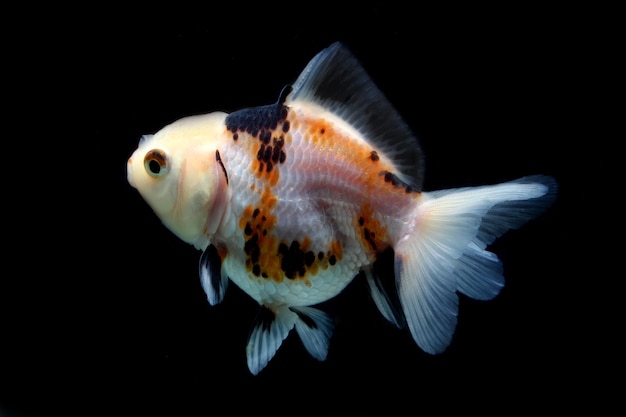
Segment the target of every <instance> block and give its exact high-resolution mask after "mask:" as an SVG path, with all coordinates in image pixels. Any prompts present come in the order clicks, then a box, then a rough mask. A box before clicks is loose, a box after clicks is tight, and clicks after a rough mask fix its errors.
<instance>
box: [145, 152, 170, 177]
mask: <svg viewBox="0 0 626 417" xmlns="http://www.w3.org/2000/svg"><path fill="white" fill-rule="evenodd" d="M143 164H144V167H145V168H146V171H147V172H148V175H150V176H151V177H154V178H156V177H160V176H161V175H164V174H166V173H167V168H168V167H167V158H166V156H165V152H164V151H162V150H160V149H152V150H151V151H150V152H148V153H147V154H146V156H145V157H144V159H143Z"/></svg>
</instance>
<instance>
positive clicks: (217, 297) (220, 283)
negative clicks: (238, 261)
mask: <svg viewBox="0 0 626 417" xmlns="http://www.w3.org/2000/svg"><path fill="white" fill-rule="evenodd" d="M199 271H200V283H201V284H202V288H203V289H204V292H205V293H206V295H207V299H208V300H209V304H211V305H212V306H214V305H216V304H218V303H219V302H221V301H222V299H223V298H224V294H225V293H226V287H227V286H228V276H227V275H226V274H225V273H224V272H223V271H222V257H221V256H220V254H219V252H218V250H217V248H216V247H215V246H214V245H209V246H208V247H207V248H206V249H205V250H204V252H202V255H201V256H200V264H199Z"/></svg>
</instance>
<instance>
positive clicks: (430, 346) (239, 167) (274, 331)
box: [127, 43, 557, 374]
mask: <svg viewBox="0 0 626 417" xmlns="http://www.w3.org/2000/svg"><path fill="white" fill-rule="evenodd" d="M127 175H128V181H129V183H130V184H131V185H132V186H133V187H135V188H137V190H138V191H139V192H140V194H141V195H142V196H143V198H144V199H145V200H146V201H147V203H148V204H149V205H150V206H151V207H152V209H153V210H154V212H155V213H156V214H157V215H158V216H159V218H160V219H161V220H162V222H163V223H164V224H165V225H166V226H167V227H168V228H169V229H170V230H171V231H172V232H173V233H174V234H176V235H177V236H178V237H179V238H180V239H182V240H183V241H185V242H187V243H189V244H191V245H193V246H194V247H195V248H197V249H198V250H200V251H202V255H201V256H200V262H199V273H200V279H201V282H202V286H203V288H204V290H205V292H206V294H207V298H208V301H209V303H210V304H212V305H215V304H217V303H219V302H221V301H222V299H223V297H224V295H225V291H226V288H227V285H228V282H229V281H232V282H233V283H235V284H236V285H237V286H238V287H240V288H241V289H242V290H243V291H245V292H246V293H247V294H248V295H250V297H252V298H253V299H254V300H256V301H257V302H258V303H259V305H260V306H261V310H262V312H263V313H264V314H259V315H258V317H257V319H256V321H255V323H254V325H253V329H252V332H251V334H250V337H249V340H248V345H247V349H246V354H247V360H248V366H249V369H250V371H251V372H252V373H254V374H257V373H258V372H260V371H261V370H262V369H263V368H264V367H265V366H266V365H267V363H268V362H269V361H270V360H271V358H272V357H273V356H274V354H275V353H276V351H277V350H278V348H279V347H280V345H281V343H282V341H283V340H284V339H285V338H286V337H287V336H288V334H289V333H290V332H291V330H292V329H294V328H295V330H296V332H297V333H298V335H299V336H300V338H301V339H302V342H303V344H304V346H305V347H306V349H307V350H308V352H309V353H310V354H311V355H312V356H313V357H315V358H316V359H318V360H324V359H325V358H326V356H327V353H328V346H329V340H330V337H331V335H332V332H333V319H332V317H330V316H329V315H328V314H326V313H325V312H323V311H322V310H320V309H318V308H316V307H314V306H315V305H317V304H320V303H322V302H324V301H327V300H329V299H331V298H333V297H335V296H336V295H337V294H339V293H340V292H341V291H342V290H343V289H344V288H345V287H346V286H347V285H348V284H349V283H350V282H351V281H352V280H353V279H355V277H357V276H361V275H364V276H365V279H366V281H367V283H368V286H369V289H370V293H371V295H372V299H373V300H374V302H375V303H376V305H377V306H378V308H379V310H380V312H381V313H382V315H383V316H384V317H385V318H386V319H387V320H389V321H390V322H392V323H394V324H395V325H397V326H398V327H404V326H407V327H408V328H409V330H410V332H411V334H412V336H413V338H414V339H415V341H416V343H417V344H418V345H419V346H420V347H421V348H422V349H423V350H425V351H427V352H429V353H433V354H434V353H440V352H442V351H443V350H445V348H446V347H447V346H448V344H449V343H450V340H451V338H452V335H453V333H454V330H455V327H456V317H457V313H458V293H459V292H460V293H464V294H466V295H468V296H470V297H473V298H477V299H490V298H493V297H495V296H496V295H497V294H498V292H499V290H500V288H501V287H502V286H503V285H504V278H503V276H502V266H501V263H500V261H499V260H498V258H497V256H496V255H495V254H493V253H492V252H489V251H487V250H486V247H487V246H488V245H489V244H490V243H492V242H493V240H494V239H495V238H497V237H498V236H500V235H501V234H502V233H504V232H505V231H507V230H508V229H511V228H516V227H519V226H521V225H522V224H524V223H525V222H526V221H528V220H530V219H532V218H534V217H536V216H537V215H539V214H540V213H541V212H543V211H544V210H545V209H547V207H549V206H550V204H551V203H552V202H553V200H554V198H555V196H556V190H557V184H556V181H555V180H554V179H553V178H552V177H548V176H542V175H534V176H530V177H525V178H520V179H517V180H513V181H510V182H507V183H503V184H496V185H489V186H482V187H472V188H458V189H451V190H440V191H433V192H426V191H424V190H422V182H423V181H422V179H423V155H422V151H421V149H420V146H419V143H418V141H417V139H416V138H415V137H414V135H413V134H412V132H411V131H410V129H409V128H408V127H407V125H406V124H405V123H404V121H403V120H402V119H401V118H400V116H399V115H398V113H397V112H396V111H395V110H394V109H393V107H392V106H391V104H390V103H389V102H388V101H387V100H386V99H385V97H384V96H383V94H382V93H381V92H380V90H378V89H377V87H376V86H375V85H374V84H373V83H372V81H371V79H370V78H369V77H368V75H367V74H366V72H365V70H364V69H363V68H362V67H361V65H360V64H359V62H358V61H357V60H356V58H355V57H354V56H353V55H352V54H351V53H350V51H349V50H348V49H347V48H345V47H344V46H342V45H341V44H340V43H334V44H332V45H331V46H330V47H328V48H326V49H325V50H323V51H322V52H320V53H319V54H318V55H317V56H316V57H314V58H313V59H312V60H311V61H310V63H309V64H308V65H307V67H306V68H305V69H304V70H303V72H302V73H301V75H300V77H299V78H298V79H297V80H296V82H295V83H294V84H293V85H291V86H287V87H285V89H283V91H282V92H281V94H280V96H279V99H278V101H277V102H276V103H274V104H270V105H265V106H259V107H253V108H248V109H242V110H239V111H235V112H232V113H230V114H227V113H223V112H215V113H209V114H206V115H199V116H191V117H187V118H184V119H181V120H178V121H176V122H174V123H172V124H170V125H168V126H166V127H164V128H163V129H161V130H160V131H159V132H157V133H156V134H154V135H149V136H144V137H143V138H142V139H141V141H140V144H139V146H138V148H137V150H136V151H135V152H134V153H133V155H132V156H131V157H130V158H129V160H128V164H127ZM390 251H392V253H393V259H394V263H393V271H389V273H388V274H387V275H385V276H382V277H379V276H378V274H377V273H375V268H374V266H375V265H376V262H377V260H378V259H379V258H380V257H381V256H382V254H384V253H388V252H390ZM386 279H387V280H388V279H393V280H394V282H395V287H396V293H395V294H389V293H388V292H387V291H386V289H385V288H388V287H389V286H388V285H385V282H383V281H382V280H386Z"/></svg>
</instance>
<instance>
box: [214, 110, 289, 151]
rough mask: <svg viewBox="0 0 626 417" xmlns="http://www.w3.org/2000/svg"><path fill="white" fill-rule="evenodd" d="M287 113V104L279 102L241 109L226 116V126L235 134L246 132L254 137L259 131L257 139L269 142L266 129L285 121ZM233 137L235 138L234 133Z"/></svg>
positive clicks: (271, 128) (268, 129) (272, 128)
mask: <svg viewBox="0 0 626 417" xmlns="http://www.w3.org/2000/svg"><path fill="white" fill-rule="evenodd" d="M287 113H288V108H287V106H285V105H284V104H283V103H281V102H278V103H275V104H270V105H267V106H258V107H251V108H248V109H242V110H238V111H235V112H233V113H231V114H229V115H228V116H226V128H227V129H228V130H230V131H231V132H233V133H234V134H237V132H247V133H249V134H251V135H252V136H255V137H256V136H257V135H258V134H259V132H261V136H260V137H259V139H260V140H262V141H265V140H267V141H268V142H269V138H268V137H267V134H268V133H269V132H268V133H266V131H272V130H274V129H276V127H277V126H278V124H279V123H283V122H284V121H285V119H286V118H287ZM270 137H271V135H270ZM233 139H235V140H236V138H235V137H234V135H233Z"/></svg>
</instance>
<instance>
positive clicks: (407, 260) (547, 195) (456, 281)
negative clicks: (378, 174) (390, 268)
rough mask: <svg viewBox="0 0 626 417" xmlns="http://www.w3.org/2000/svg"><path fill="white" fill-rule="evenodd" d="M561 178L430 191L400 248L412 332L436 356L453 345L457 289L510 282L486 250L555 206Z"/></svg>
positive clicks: (399, 272)
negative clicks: (510, 232)
mask: <svg viewBox="0 0 626 417" xmlns="http://www.w3.org/2000/svg"><path fill="white" fill-rule="evenodd" d="M556 189H557V184H556V181H555V180H554V179H553V178H551V177H546V176H532V177H524V178H520V179H519V180H515V181H510V182H507V183H503V184H497V185H491V186H483V187H474V188H459V189H452V190H442V191H436V192H432V193H423V194H422V201H421V202H420V204H419V205H418V207H417V210H416V215H415V223H414V224H412V229H411V230H406V234H405V235H404V237H403V238H402V239H401V240H400V242H398V244H397V245H396V246H395V248H394V249H395V261H394V262H395V266H394V267H395V274H396V285H397V287H398V295H399V297H400V302H401V304H402V308H403V310H404V314H405V316H406V319H407V324H408V326H409V329H410V331H411V334H412V336H413V338H414V339H415V341H416V342H417V344H418V345H419V346H420V347H421V348H422V349H423V350H424V351H426V352H428V353H431V354H436V353H441V352H443V351H444V350H445V349H446V347H447V346H448V345H449V344H450V341H451V339H452V335H453V334H454V330H455V328H456V323H457V313H458V296H457V290H458V291H460V292H463V293H465V294H467V295H469V296H472V297H476V298H479V299H488V298H492V297H494V296H495V295H496V294H497V293H498V292H499V290H500V288H501V287H502V286H503V285H504V278H503V277H502V266H501V265H500V261H499V260H498V258H497V256H496V255H495V254H493V253H490V252H488V251H486V250H484V248H485V247H486V246H487V245H488V244H489V243H491V242H493V240H494V239H495V238H497V237H498V236H500V235H502V234H503V233H504V232H506V231H507V230H509V229H512V228H516V227H519V226H521V225H522V224H524V223H525V222H526V221H528V220H530V219H532V218H533V217H535V216H537V215H539V214H540V213H541V212H543V211H544V210H545V209H546V208H547V207H549V206H550V204H552V202H553V201H554V199H555V197H556Z"/></svg>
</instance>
